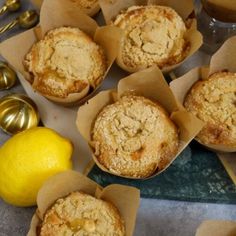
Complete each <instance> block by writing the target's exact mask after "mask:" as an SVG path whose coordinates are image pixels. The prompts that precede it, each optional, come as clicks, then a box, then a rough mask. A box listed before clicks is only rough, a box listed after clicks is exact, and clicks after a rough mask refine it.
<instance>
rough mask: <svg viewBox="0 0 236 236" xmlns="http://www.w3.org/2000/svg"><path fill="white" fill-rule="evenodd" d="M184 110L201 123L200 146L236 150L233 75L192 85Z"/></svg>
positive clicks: (235, 83) (235, 79) (235, 82)
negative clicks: (210, 145) (217, 146)
mask: <svg viewBox="0 0 236 236" xmlns="http://www.w3.org/2000/svg"><path fill="white" fill-rule="evenodd" d="M184 106H185V107H186V109H187V110H188V111H189V112H191V113H193V114H194V115H195V116H197V117H198V118H199V119H200V120H202V121H204V122H205V126H204V127H203V129H202V131H201V132H200V133H199V134H198V136H197V139H198V140H199V141H200V142H202V143H203V144H216V145H217V144H221V145H226V146H229V147H236V73H230V72H217V73H215V74H213V75H211V76H210V77H209V78H208V79H206V80H200V81H198V82H196V83H195V84H194V85H193V87H192V88H191V90H190V91H189V93H188V94H187V96H186V98H185V101H184Z"/></svg>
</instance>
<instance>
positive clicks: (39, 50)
mask: <svg viewBox="0 0 236 236" xmlns="http://www.w3.org/2000/svg"><path fill="white" fill-rule="evenodd" d="M24 65H25V67H26V69H27V70H28V71H29V72H30V74H31V75H32V78H33V80H34V82H33V87H34V89H36V90H37V91H39V92H41V93H42V94H44V95H49V96H53V97H59V98H66V97H67V96H68V95H69V94H71V93H79V92H82V91H83V90H84V89H86V88H88V87H92V88H95V87H96V86H98V84H99V83H100V82H101V80H102V78H103V75H104V74H105V71H106V59H105V54H104V51H103V49H102V48H101V47H100V46H99V45H97V44H96V43H95V42H93V40H92V39H91V38H90V37H89V36H88V35H87V34H85V33H84V32H82V31H81V30H79V29H78V28H71V27H61V28H57V29H53V30H51V31H49V32H48V33H47V34H46V36H45V37H44V38H43V39H42V40H40V41H39V42H37V43H35V44H34V45H33V47H32V48H31V50H30V52H29V53H28V54H27V55H26V58H25V61H24Z"/></svg>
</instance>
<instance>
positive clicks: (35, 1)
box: [31, 0, 100, 16]
mask: <svg viewBox="0 0 236 236" xmlns="http://www.w3.org/2000/svg"><path fill="white" fill-rule="evenodd" d="M67 1H70V2H72V3H74V4H75V7H76V8H78V7H79V1H78V0H67ZM31 2H32V3H33V4H34V5H35V6H36V7H37V8H39V9H40V7H41V5H42V3H43V0H31ZM79 9H80V10H82V11H83V12H84V13H85V14H87V15H89V16H94V15H96V14H97V13H98V12H99V10H100V5H99V3H98V2H96V3H95V4H94V5H93V7H91V8H87V9H85V8H80V7H79Z"/></svg>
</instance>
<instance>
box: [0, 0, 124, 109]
mask: <svg viewBox="0 0 236 236" xmlns="http://www.w3.org/2000/svg"><path fill="white" fill-rule="evenodd" d="M62 26H71V27H77V28H79V29H81V30H82V31H84V32H85V33H87V34H88V35H89V36H90V37H91V38H92V39H94V41H95V42H96V43H97V44H99V45H101V47H102V48H103V49H104V51H105V55H106V58H107V71H106V73H105V74H104V77H103V80H104V79H105V77H106V75H107V73H108V71H109V69H110V67H111V66H112V64H113V62H114V60H115V58H116V57H117V51H118V45H119V42H118V38H119V35H120V34H121V31H120V30H119V29H118V28H116V27H112V26H108V27H107V26H105V27H99V26H98V25H97V23H96V21H94V20H93V19H92V18H90V17H89V16H87V15H85V14H84V13H83V12H81V11H80V10H79V8H78V7H76V6H75V5H74V3H73V2H70V1H68V0H60V1H51V0H44V2H43V5H42V8H41V12H40V23H39V26H37V27H35V28H33V29H30V30H28V31H25V32H24V33H21V34H19V35H17V36H15V37H12V38H10V39H8V40H6V41H4V42H3V43H1V44H0V53H1V55H2V56H3V57H4V58H5V59H6V60H7V61H8V62H9V64H11V65H12V67H13V68H14V69H15V70H17V71H18V72H20V73H21V74H22V75H23V76H24V77H25V78H26V79H27V80H29V81H30V82H31V84H32V86H33V84H34V80H33V81H32V78H31V76H30V75H29V73H28V72H27V71H26V70H25V68H24V66H23V61H24V58H25V56H26V54H27V53H28V52H29V50H30V48H31V47H32V45H33V44H34V43H36V42H37V41H38V40H40V39H41V38H42V37H43V36H44V35H45V34H46V33H47V32H48V31H49V30H51V29H55V28H58V27H62ZM39 28H40V31H39ZM39 32H41V33H40V34H39ZM35 82H36V81H35ZM101 83H102V82H101ZM101 83H100V85H101ZM100 85H99V86H100ZM99 86H98V87H97V88H95V89H94V90H92V91H89V94H87V95H86V96H85V97H84V94H85V93H84V92H83V91H82V92H81V93H73V94H69V95H68V96H67V97H66V98H58V97H52V96H47V95H43V96H44V97H46V98H48V99H49V100H51V101H54V102H56V103H58V104H61V105H74V104H82V103H84V102H85V101H86V100H87V99H88V98H89V97H91V96H92V95H93V94H94V93H95V91H96V90H97V89H98V88H99ZM32 89H33V87H32ZM86 89H88V88H86Z"/></svg>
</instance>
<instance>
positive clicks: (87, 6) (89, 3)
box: [70, 0, 100, 16]
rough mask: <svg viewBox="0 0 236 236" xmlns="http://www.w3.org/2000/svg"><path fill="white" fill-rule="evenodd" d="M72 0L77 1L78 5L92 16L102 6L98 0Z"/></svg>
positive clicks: (72, 0)
mask: <svg viewBox="0 0 236 236" xmlns="http://www.w3.org/2000/svg"><path fill="white" fill-rule="evenodd" d="M70 1H71V2H75V3H77V4H78V6H79V7H80V8H81V10H83V11H84V12H85V13H87V14H88V15H90V16H93V15H95V14H96V13H97V12H98V11H99V10H100V6H99V3H98V0H70Z"/></svg>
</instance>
